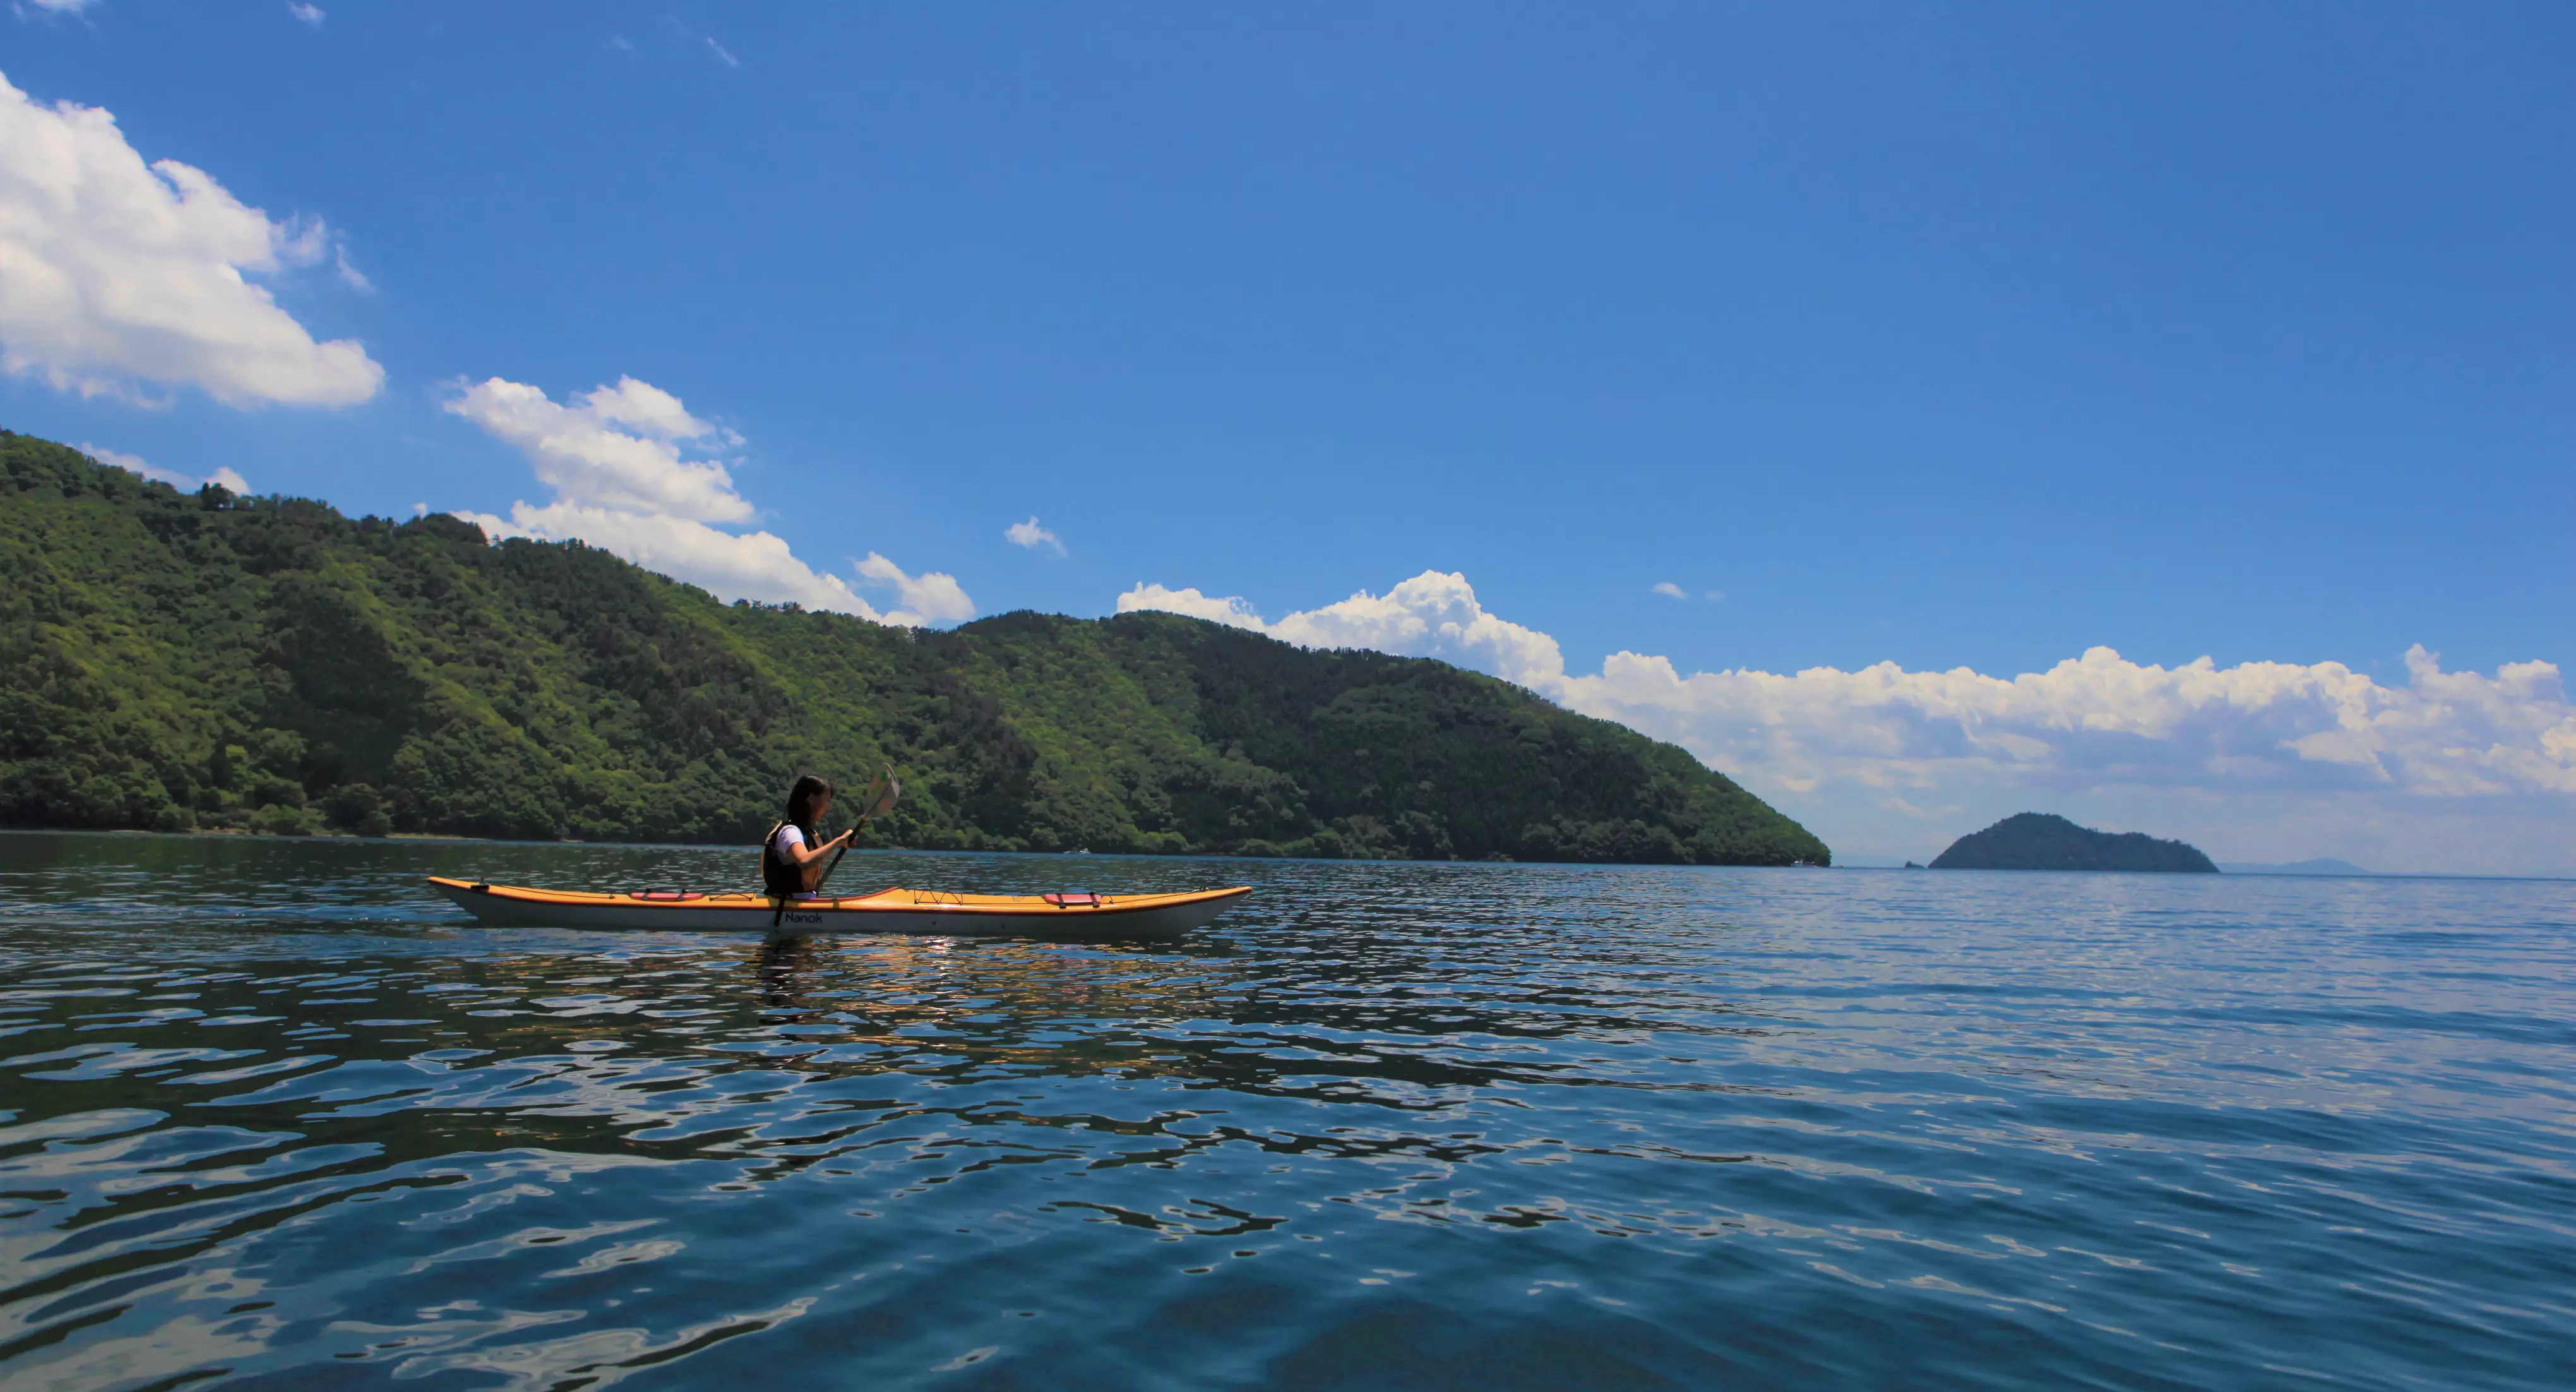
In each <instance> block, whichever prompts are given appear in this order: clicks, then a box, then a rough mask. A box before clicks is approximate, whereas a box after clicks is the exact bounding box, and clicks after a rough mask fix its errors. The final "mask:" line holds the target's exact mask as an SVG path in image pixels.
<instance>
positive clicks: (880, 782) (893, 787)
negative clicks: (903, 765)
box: [814, 764, 903, 894]
mask: <svg viewBox="0 0 2576 1392" xmlns="http://www.w3.org/2000/svg"><path fill="white" fill-rule="evenodd" d="M902 796H903V780H902V779H899V778H897V777H895V776H894V765H892V764H888V765H886V767H885V772H883V773H881V774H878V775H877V777H876V780H875V781H874V782H871V783H869V784H868V801H867V805H866V806H865V807H862V808H860V809H859V819H858V820H857V821H855V822H852V823H850V830H851V832H852V833H853V835H852V836H851V837H850V839H849V840H847V841H844V842H842V843H841V850H840V853H839V854H838V855H835V856H833V857H832V863H831V864H829V865H827V866H824V867H823V873H822V874H820V875H817V876H815V877H814V892H815V893H816V894H821V893H822V892H823V885H824V882H825V881H828V880H830V879H831V878H832V872H833V871H835V870H838V869H840V868H841V856H845V855H848V854H849V853H850V847H852V846H854V845H856V844H858V839H859V838H858V836H857V835H856V834H855V833H856V832H857V831H858V829H859V828H861V827H863V826H866V825H867V824H868V821H869V819H871V818H875V817H882V816H884V815H885V814H886V813H888V812H891V811H893V810H894V800H895V799H896V798H899V797H902Z"/></svg>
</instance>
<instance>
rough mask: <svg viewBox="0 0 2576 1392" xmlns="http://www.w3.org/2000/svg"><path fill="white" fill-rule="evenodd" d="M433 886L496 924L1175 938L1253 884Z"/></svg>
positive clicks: (434, 882)
mask: <svg viewBox="0 0 2576 1392" xmlns="http://www.w3.org/2000/svg"><path fill="white" fill-rule="evenodd" d="M429 884H430V888H432V889H433V890H436V891H437V892H438V893H439V894H441V895H442V896H444V897H446V898H447V899H448V900H449V901H450V902H452V903H454V904H455V905H456V906H457V907H459V908H461V909H464V910H465V911H466V912H467V913H470V914H472V915H473V916H474V917H475V919H476V920H477V921H479V922H481V923H483V924H485V925H486V926H489V927H495V928H606V929H632V930H638V931H644V932H718V933H778V934H785V935H793V936H827V935H837V934H864V933H911V934H925V935H931V936H938V937H995V938H1053V939H1058V940H1064V941H1082V940H1096V939H1108V938H1172V937H1178V936H1179V935H1181V934H1183V933H1187V932H1189V931H1190V930H1192V929H1194V928H1204V927H1206V926H1207V925H1208V924H1209V923H1210V922H1212V921H1214V920H1215V918H1216V916H1217V915H1218V914H1221V913H1223V912H1225V911H1226V910H1227V909H1228V908H1231V907H1232V906H1233V905H1234V904H1236V903H1237V902H1239V901H1240V900H1241V899H1242V898H1243V897H1244V896H1245V895H1248V894H1250V893H1251V892H1252V890H1251V889H1250V888H1249V887H1236V888H1230V889H1217V890H1203V891H1199V892H1196V893H1189V894H1132V895H1099V896H1089V895H1068V896H1057V898H1059V899H1062V900H1064V901H1065V902H1052V901H1051V900H1050V899H1049V898H1047V897H1045V896H1040V895H1034V894H1030V895H1001V894H950V893H945V892H940V891H933V890H907V889H888V890H880V891H878V892H877V893H875V894H868V895H852V896H847V897H843V898H836V899H813V900H796V901H790V902H785V903H782V902H781V901H779V900H775V899H769V898H764V897H762V896H759V895H752V894H711V895H691V896H687V897H667V896H666V895H649V894H593V893H579V892H568V891H562V890H540V889H527V888H523V887H520V886H516V885H496V884H486V883H482V882H475V881H466V880H451V879H445V878H442V877H437V876H433V877H431V879H430V881H429Z"/></svg>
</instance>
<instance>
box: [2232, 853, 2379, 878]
mask: <svg viewBox="0 0 2576 1392" xmlns="http://www.w3.org/2000/svg"><path fill="white" fill-rule="evenodd" d="M2218 868H2219V869H2220V870H2221V871H2223V872H2225V873H2227V874H2230V875H2376V874H2378V873H2379V872H2378V871H2376V870H2364V869H2362V868H2361V867H2360V866H2358V865H2355V864H2353V863H2352V862H2351V861H2348V860H2335V859H2333V858H2331V857H2326V858H2320V859H2317V860H2289V861H2281V862H2278V863H2275V864H2264V863H2262V862H2258V861H2247V860H2222V861H2220V862H2219V863H2218Z"/></svg>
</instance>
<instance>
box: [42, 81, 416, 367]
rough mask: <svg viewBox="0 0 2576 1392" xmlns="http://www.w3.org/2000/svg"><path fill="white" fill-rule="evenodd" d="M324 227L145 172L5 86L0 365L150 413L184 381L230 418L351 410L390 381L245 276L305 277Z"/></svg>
mask: <svg viewBox="0 0 2576 1392" xmlns="http://www.w3.org/2000/svg"><path fill="white" fill-rule="evenodd" d="M334 245H335V239H334V238H333V236H332V235H331V233H330V230H329V229H328V228H327V227H325V226H324V225H323V224H322V223H321V222H320V221H318V220H312V219H289V220H287V221H285V222H273V221H271V220H270V219H269V217H268V215H267V214H266V213H263V212H261V211H260V210H259V209H257V208H253V207H249V206H247V205H245V204H243V203H242V202H241V201H240V200H239V199H237V198H235V197H233V195H232V194H230V193H229V192H227V191H225V189H224V187H223V186H222V185H221V184H218V183H216V182H215V180H214V178H213V176H212V175H209V174H207V173H206V172H204V171H203V170H200V169H196V168H193V167H191V166H189V165H185V164H181V163H179V162H178V161H176V160H161V161H159V162H157V163H154V164H151V165H148V166H147V165H146V164H145V163H144V161H143V156H142V155H140V154H138V153H136V151H135V149H134V147H133V146H131V145H129V144H127V143H126V140H125V135H124V132H122V131H120V130H118V129H117V126H116V118H115V117H114V116H111V115H109V114H108V113H107V112H105V111H102V110H100V109H98V108H96V107H85V106H76V105H73V104H72V103H69V102H63V103H60V104H57V105H54V106H40V105H38V104H37V103H36V102H35V101H34V100H33V99H32V98H30V97H29V96H28V95H27V94H26V93H24V92H21V91H19V90H18V89H17V88H16V87H13V86H11V85H10V84H9V82H8V80H7V79H6V78H5V77H0V368H5V369H6V370H8V371H10V372H13V373H19V374H26V375H34V376H41V377H43V378H44V379H45V380H46V381H48V382H50V383H51V384H53V386H54V387H55V388H56V389H58V390H63V391H77V392H80V393H81V394H82V395H84V396H99V395H106V396H115V397H121V398H125V399H128V400H135V401H148V400H149V398H148V397H147V396H146V395H145V394H144V393H143V392H141V391H139V390H138V389H137V384H138V383H155V384H163V385H182V384H191V385H194V386H196V387H198V388H199V389H200V390H203V391H204V392H205V393H206V394H207V395H209V396H212V397H214V398H215V399H216V400H218V401H222V402H225V403H227V404H229V405H234V406H255V405H262V404H267V403H279V404H285V405H296V406H345V405H349V404H352V403H355V402H360V401H364V400H366V399H368V398H369V397H372V396H374V395H375V394H376V391H377V389H378V388H379V387H381V386H382V385H383V383H384V375H385V374H384V369H383V368H382V367H380V366H378V365H377V364H376V362H375V361H374V360H373V359H371V358H369V357H368V356H367V353H366V350H365V349H364V348H362V347H360V346H359V345H358V344H357V342H356V341H354V340H351V339H334V340H331V341H330V342H327V343H317V342H315V341H314V339H313V336H312V335H311V334H310V333H307V332H306V331H305V329H304V326H303V325H302V324H300V323H298V322H296V320H295V318H294V316H292V315H290V314H288V313H287V312H286V311H285V310H283V309H280V308H279V307H278V305H277V302H276V300H275V299H274V298H272V297H271V296H270V294H269V292H268V290H267V289H265V288H264V287H262V286H260V285H257V284H254V283H252V282H251V281H250V280H248V279H245V274H246V273H247V274H253V275H264V274H270V273H274V272H277V271H280V270H282V269H284V268H286V267H289V266H306V265H312V264H314V263H315V262H317V261H320V260H322V259H324V258H325V257H326V256H327V255H329V253H330V251H331V248H332V247H333V246H334Z"/></svg>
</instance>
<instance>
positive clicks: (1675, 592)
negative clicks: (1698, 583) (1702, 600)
mask: <svg viewBox="0 0 2576 1392" xmlns="http://www.w3.org/2000/svg"><path fill="white" fill-rule="evenodd" d="M1655 593H1657V594H1659V595H1666V596H1669V597H1671V598H1673V599H1688V598H1690V592H1689V591H1688V590H1685V589H1683V588H1682V587H1681V586H1679V585H1676V584H1674V583H1673V582H1672V581H1670V580H1658V581H1656V582H1655Z"/></svg>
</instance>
